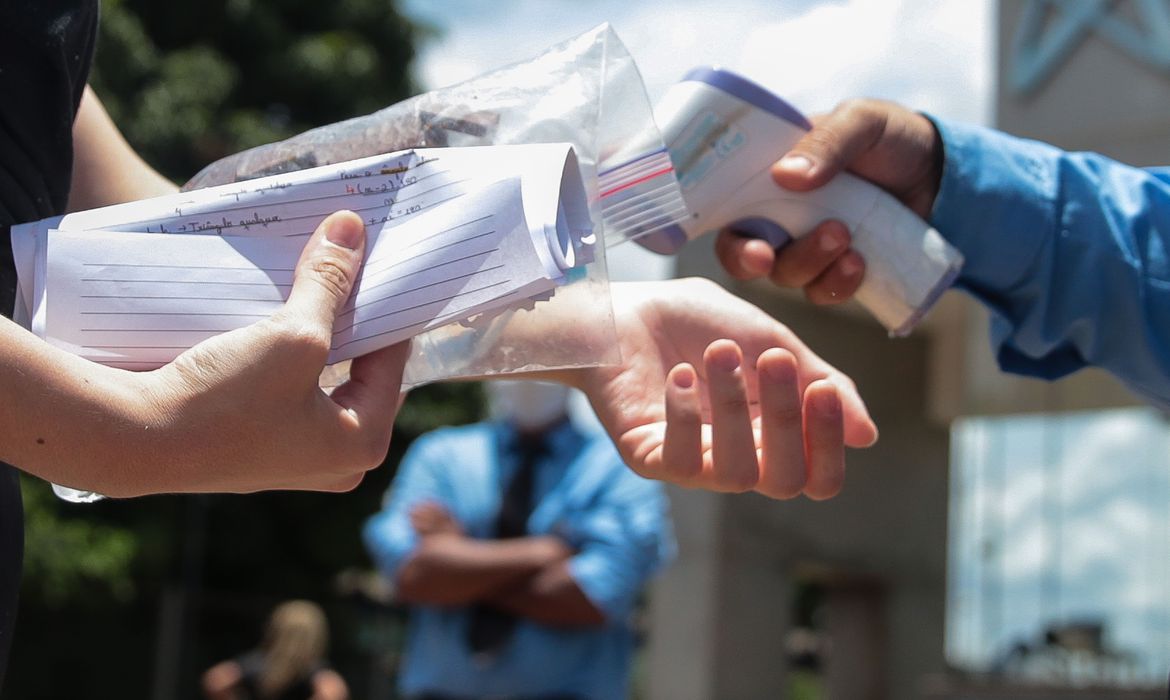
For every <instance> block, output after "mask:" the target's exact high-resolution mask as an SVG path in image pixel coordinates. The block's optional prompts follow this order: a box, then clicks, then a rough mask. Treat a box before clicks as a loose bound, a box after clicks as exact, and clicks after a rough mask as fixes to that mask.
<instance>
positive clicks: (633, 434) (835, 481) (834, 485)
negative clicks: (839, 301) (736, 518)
mask: <svg viewBox="0 0 1170 700" xmlns="http://www.w3.org/2000/svg"><path fill="white" fill-rule="evenodd" d="M612 292H613V300H614V312H615V322H616V324H617V337H618V342H619V343H620V345H621V352H622V364H621V366H618V367H598V368H593V369H588V370H579V371H577V372H576V373H575V374H569V375H566V377H565V381H567V382H568V383H571V384H574V385H575V386H578V387H579V388H581V389H582V390H583V391H584V392H585V393H586V395H587V396H588V397H589V400H590V402H591V403H592V405H593V408H594V410H595V411H596V412H597V415H598V418H599V419H600V420H601V423H602V425H603V426H605V428H606V430H607V431H608V432H609V434H610V437H612V438H613V440H614V443H615V444H616V445H617V447H618V449H619V451H620V452H621V454H622V457H623V458H624V459H625V460H626V463H627V464H629V465H630V467H632V468H633V469H634V471H636V472H638V473H639V474H641V475H643V476H646V477H649V478H654V479H661V480H664V481H671V482H676V483H679V484H682V485H684V486H689V487H699V488H707V489H711V490H716V491H749V490H755V491H758V492H760V493H762V494H764V495H766V496H770V497H773V498H792V497H794V496H796V495H799V494H800V493H804V494H806V495H808V496H809V497H811V498H817V499H820V498H829V497H831V496H833V495H835V494H836V493H837V492H838V491H840V489H841V486H842V482H843V480H844V469H845V445H849V446H851V447H865V446H868V445H870V444H872V443H873V442H874V441H875V440H876V439H877V428H876V427H875V426H874V424H873V421H872V420H871V419H870V417H869V414H868V413H867V411H866V409H865V404H864V403H863V402H862V400H861V397H860V396H858V394H857V389H856V387H855V386H854V385H853V382H852V381H851V380H850V379H849V378H848V377H846V376H845V375H844V374H842V373H841V372H839V371H837V370H836V369H834V368H833V367H832V366H830V365H829V364H828V363H826V362H825V361H824V360H821V359H820V358H819V357H817V356H816V355H815V354H813V352H812V351H811V350H809V349H808V347H806V346H805V345H804V343H802V342H801V341H800V339H798V338H797V337H796V336H795V335H793V333H792V332H791V331H790V330H788V328H786V327H785V326H784V325H783V324H781V323H779V322H777V321H776V320H775V319H773V318H772V317H770V316H768V315H767V314H766V313H764V312H763V311H761V310H760V309H758V308H756V307H755V306H752V305H751V304H749V303H747V302H745V301H743V300H741V299H739V298H737V297H735V296H733V295H731V294H729V293H728V292H726V291H724V290H723V289H722V288H720V287H719V286H717V285H715V284H713V283H711V282H709V281H706V280H699V279H690V280H672V281H669V282H657V283H625V284H614V285H612ZM727 338H734V339H735V341H732V340H726V339H727ZM660 387H661V388H660Z"/></svg>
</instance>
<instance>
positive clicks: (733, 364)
mask: <svg viewBox="0 0 1170 700" xmlns="http://www.w3.org/2000/svg"><path fill="white" fill-rule="evenodd" d="M711 364H712V365H714V366H715V368H716V369H721V370H723V371H724V372H734V371H735V370H737V369H739V353H738V352H735V351H733V350H730V349H727V350H721V351H719V352H716V353H713V354H712V356H711Z"/></svg>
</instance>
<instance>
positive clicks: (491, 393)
mask: <svg viewBox="0 0 1170 700" xmlns="http://www.w3.org/2000/svg"><path fill="white" fill-rule="evenodd" d="M487 394H488V412H489V413H490V414H491V416H492V417H493V418H495V419H497V420H503V421H507V422H508V423H511V424H512V425H513V426H515V427H516V428H517V429H518V430H521V431H525V432H531V431H535V430H539V429H541V428H545V427H548V426H550V425H552V424H553V423H556V422H557V421H559V420H561V419H562V418H564V417H565V415H566V414H567V410H568V398H569V389H568V387H566V386H564V385H563V384H555V383H552V382H532V381H511V380H501V381H491V382H488V383H487Z"/></svg>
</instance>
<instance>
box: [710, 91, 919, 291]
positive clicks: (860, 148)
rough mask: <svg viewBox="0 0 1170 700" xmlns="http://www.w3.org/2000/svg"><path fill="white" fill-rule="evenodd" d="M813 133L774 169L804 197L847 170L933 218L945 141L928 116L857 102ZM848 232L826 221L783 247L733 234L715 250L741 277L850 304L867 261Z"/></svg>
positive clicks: (819, 121)
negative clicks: (769, 281) (764, 279)
mask: <svg viewBox="0 0 1170 700" xmlns="http://www.w3.org/2000/svg"><path fill="white" fill-rule="evenodd" d="M812 121H813V124H814V127H813V130H812V131H810V132H809V133H808V134H806V135H805V136H804V138H802V139H801V140H800V141H799V142H798V143H797V144H796V145H795V146H793V147H792V149H791V150H790V151H789V152H788V153H787V154H786V155H785V156H784V157H783V158H781V159H780V160H779V161H778V162H776V164H775V165H773V166H772V178H773V179H774V180H775V181H776V184H778V185H780V186H781V187H783V188H785V189H789V190H794V191H797V192H805V191H808V190H811V189H816V188H817V187H820V186H821V185H823V184H825V183H826V182H828V181H829V180H830V179H832V178H833V176H835V175H836V174H837V173H839V172H841V171H843V170H848V171H850V172H852V173H853V174H855V175H858V176H860V177H863V178H865V179H867V180H869V181H870V182H873V183H874V184H876V185H878V186H879V187H882V188H884V189H885V190H887V191H888V192H890V194H892V195H894V196H895V197H897V198H898V199H899V200H901V201H902V203H903V204H905V205H906V206H908V207H910V209H912V210H913V211H914V212H915V213H916V214H918V215H919V216H921V217H922V218H927V217H928V216H929V215H930V211H931V208H932V207H933V206H934V199H935V197H936V196H937V195H938V188H939V180H940V178H941V177H942V144H941V143H940V141H939V138H938V134H937V132H936V131H935V128H934V125H933V124H931V122H930V120H929V119H927V118H926V117H924V116H922V115H921V114H918V113H917V112H912V111H910V110H908V109H905V108H904V107H900V106H898V105H896V104H893V103H890V102H881V101H878V100H851V101H849V102H845V103H843V104H841V105H840V106H838V107H837V108H836V109H835V110H833V112H831V113H830V114H828V115H825V116H821V117H817V118H814V119H813V120H812ZM849 240H850V239H849V230H848V229H847V228H846V227H845V225H844V224H842V223H841V222H839V221H826V222H824V223H822V224H820V225H819V226H817V227H816V228H815V229H814V230H813V231H811V232H810V233H809V234H808V235H805V236H802V237H800V238H797V239H795V240H793V241H792V242H791V243H789V244H788V245H786V246H784V247H783V248H782V249H780V250H778V251H777V250H774V249H773V248H772V247H771V246H770V245H768V244H767V243H766V242H765V241H762V240H759V239H753V238H746V237H743V236H740V235H738V234H736V233H735V232H734V231H732V230H730V229H728V230H724V231H722V232H720V234H719V238H718V239H717V240H716V242H715V252H716V255H717V256H718V257H719V261H720V262H721V263H722V264H723V267H725V268H726V269H727V271H728V272H729V273H730V274H731V276H733V277H735V278H736V279H755V278H757V277H763V276H765V275H766V276H768V277H770V278H771V279H772V281H773V282H775V283H776V284H778V285H780V286H782V287H801V288H803V289H804V292H805V295H806V296H807V297H808V298H809V300H810V301H812V302H813V303H816V304H837V303H840V302H843V301H846V300H847V299H849V298H850V297H851V296H853V294H854V292H856V291H857V288H858V287H859V286H860V285H861V280H862V278H863V276H864V275H865V260H863V259H862V257H861V256H860V255H858V254H857V252H856V251H854V250H852V249H851V248H850V247H849Z"/></svg>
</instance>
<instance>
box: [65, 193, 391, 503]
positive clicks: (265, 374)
mask: <svg viewBox="0 0 1170 700" xmlns="http://www.w3.org/2000/svg"><path fill="white" fill-rule="evenodd" d="M364 247H365V234H364V228H363V226H362V223H361V220H360V219H359V218H358V217H357V216H356V215H355V214H353V213H352V212H339V213H336V214H333V215H331V216H330V217H328V218H327V219H325V221H323V222H322V223H321V225H320V226H319V227H318V228H317V231H316V232H315V233H314V234H313V236H312V238H311V239H310V240H309V242H308V244H307V245H306V246H305V250H304V253H303V254H302V255H301V259H300V261H299V263H298V264H297V270H296V275H295V279H294V283H293V288H292V291H291V293H290V296H289V299H288V302H287V303H286V304H285V305H284V307H282V309H281V310H280V311H278V312H277V313H276V314H274V315H273V316H272V317H271V318H269V319H267V320H264V321H261V322H259V323H256V324H253V325H251V326H248V327H246V328H242V329H239V330H236V331H232V332H229V333H225V334H222V335H219V336H216V337H214V338H211V339H209V340H207V341H205V342H203V343H200V344H199V345H197V346H195V347H193V348H192V349H190V350H189V351H187V352H185V353H183V354H182V355H180V356H179V357H178V358H176V359H175V361H174V362H172V363H171V364H169V365H166V366H164V367H161V368H159V369H157V370H155V371H153V372H148V373H141V374H133V373H121V374H122V375H124V376H123V377H122V379H123V381H133V382H134V383H135V384H136V385H137V389H136V392H135V393H136V395H137V396H139V397H145V399H146V400H145V401H142V400H141V399H139V404H140V409H139V412H138V415H137V418H136V420H137V421H138V423H137V424H138V425H139V426H140V428H139V433H140V434H141V439H142V443H140V444H136V445H135V446H134V450H133V451H132V453H131V454H130V457H129V459H128V463H125V464H122V465H119V466H118V468H117V470H120V471H118V473H116V474H114V475H112V476H111V477H110V478H112V479H114V480H115V482H116V483H114V485H113V487H112V489H111V491H112V492H111V493H110V495H136V494H139V493H150V492H157V491H234V492H248V491H256V490H260V489H313V490H325V491H345V490H349V489H352V488H353V487H355V486H356V485H357V484H358V483H359V482H360V481H361V479H362V476H363V475H364V473H365V471H367V470H368V469H372V468H373V467H375V466H377V465H378V464H380V463H381V462H382V460H383V458H384V457H385V455H386V451H387V449H388V447H389V443H390V433H391V428H392V427H393V423H394V418H395V416H396V414H397V408H398V398H399V386H400V382H401V378H402V368H403V365H404V364H405V362H406V356H407V345H406V344H401V345H398V346H394V347H390V348H386V349H384V350H381V351H379V352H376V353H372V354H371V355H368V356H366V357H363V358H361V359H359V360H356V361H355V362H354V363H353V366H352V368H351V371H350V379H349V381H348V382H346V383H345V384H343V385H341V386H339V387H337V389H335V390H334V391H333V393H332V395H326V394H325V393H324V392H323V391H321V389H320V388H319V387H318V385H317V378H318V377H319V375H320V374H321V370H322V368H323V367H324V364H325V359H326V357H327V355H328V352H329V346H330V342H331V339H332V329H333V321H334V317H335V315H336V313H337V311H338V309H340V308H341V307H342V305H343V304H344V303H345V301H346V299H347V298H348V297H349V294H350V291H351V290H352V287H353V283H354V280H355V279H356V277H357V272H358V269H359V267H360V264H361V260H362V254H363V251H364ZM111 371H116V370H111ZM117 470H116V471H117ZM66 483H68V482H66Z"/></svg>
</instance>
